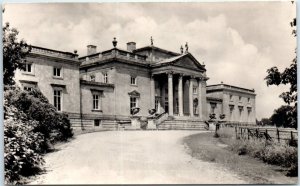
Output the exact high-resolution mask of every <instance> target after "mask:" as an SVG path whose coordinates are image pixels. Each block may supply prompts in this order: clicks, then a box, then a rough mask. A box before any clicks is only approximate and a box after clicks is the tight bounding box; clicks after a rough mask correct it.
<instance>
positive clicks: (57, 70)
mask: <svg viewBox="0 0 300 186" xmlns="http://www.w3.org/2000/svg"><path fill="white" fill-rule="evenodd" d="M61 75H62V74H61V68H58V67H53V76H54V77H62V76H61Z"/></svg>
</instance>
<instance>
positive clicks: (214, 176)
mask: <svg viewBox="0 0 300 186" xmlns="http://www.w3.org/2000/svg"><path fill="white" fill-rule="evenodd" d="M196 133H200V132H199V131H125V132H124V131H110V132H98V133H90V134H84V135H79V136H77V137H76V139H74V140H72V141H71V142H70V143H66V144H63V145H61V146H59V149H60V150H59V151H57V152H53V153H50V154H47V155H46V156H45V160H46V165H45V166H46V170H47V172H46V174H43V175H40V176H39V177H38V178H37V179H36V180H35V181H34V182H32V183H31V184H108V183H115V184H156V183H160V184H176V183H178V184H183V183H186V184H193V183H199V184H207V183H214V184H218V183H223V184H226V183H231V184H243V183H245V181H243V180H241V179H240V178H239V177H237V175H235V174H233V173H231V172H229V171H228V170H225V169H224V168H221V167H219V166H218V165H217V164H213V163H209V162H203V161H200V160H197V159H194V158H192V157H191V156H190V155H189V154H188V153H187V148H186V147H184V145H183V144H182V139H183V137H185V136H188V135H191V134H196Z"/></svg>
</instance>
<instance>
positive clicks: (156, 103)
mask: <svg viewBox="0 0 300 186" xmlns="http://www.w3.org/2000/svg"><path fill="white" fill-rule="evenodd" d="M158 102H159V98H155V110H156V112H157V111H158Z"/></svg>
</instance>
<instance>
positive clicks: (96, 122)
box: [94, 119, 101, 127]
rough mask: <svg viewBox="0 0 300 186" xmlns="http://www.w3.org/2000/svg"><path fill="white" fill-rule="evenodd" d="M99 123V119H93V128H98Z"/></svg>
mask: <svg viewBox="0 0 300 186" xmlns="http://www.w3.org/2000/svg"><path fill="white" fill-rule="evenodd" d="M100 123H101V120H100V119H95V120H94V126H95V127H99V126H100Z"/></svg>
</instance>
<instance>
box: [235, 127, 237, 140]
mask: <svg viewBox="0 0 300 186" xmlns="http://www.w3.org/2000/svg"><path fill="white" fill-rule="evenodd" d="M234 128H235V139H237V128H236V126H235V127H234Z"/></svg>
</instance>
